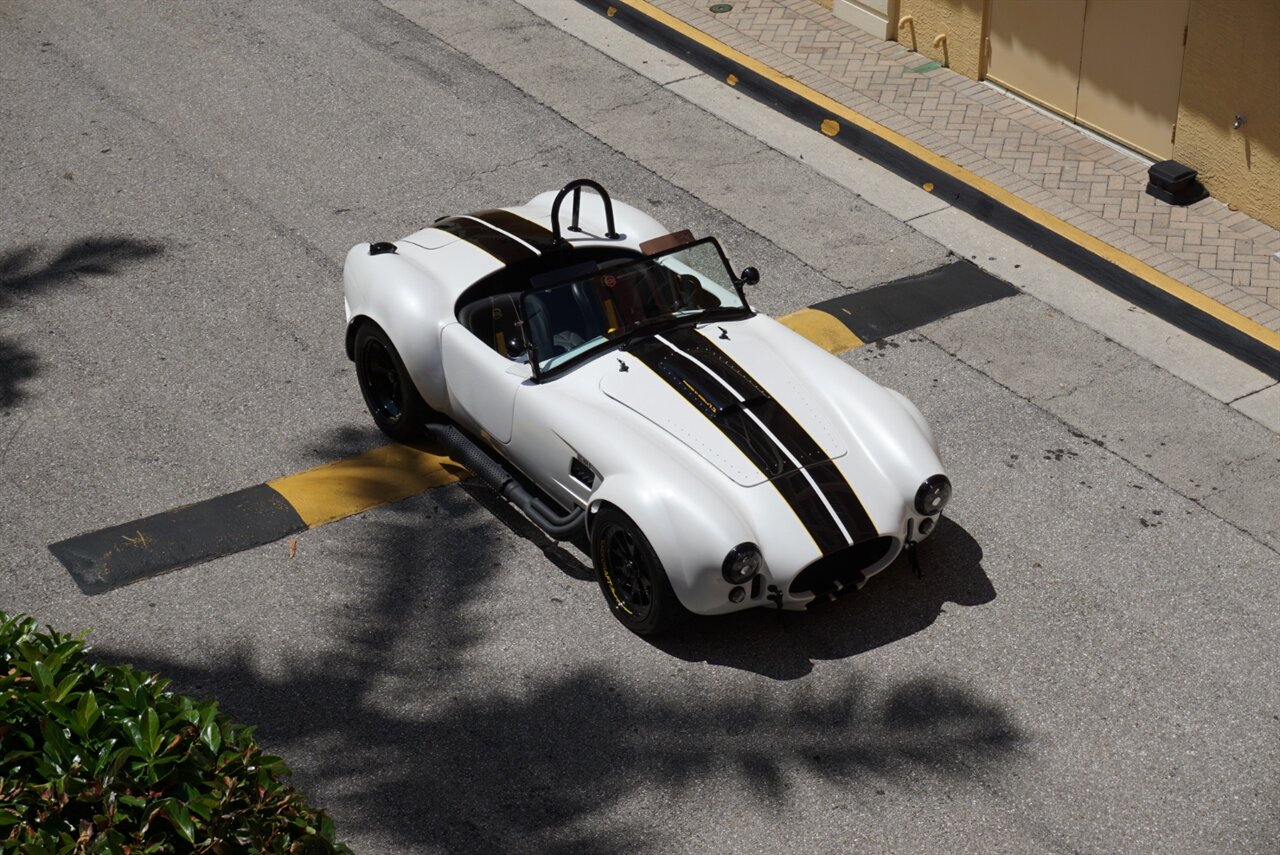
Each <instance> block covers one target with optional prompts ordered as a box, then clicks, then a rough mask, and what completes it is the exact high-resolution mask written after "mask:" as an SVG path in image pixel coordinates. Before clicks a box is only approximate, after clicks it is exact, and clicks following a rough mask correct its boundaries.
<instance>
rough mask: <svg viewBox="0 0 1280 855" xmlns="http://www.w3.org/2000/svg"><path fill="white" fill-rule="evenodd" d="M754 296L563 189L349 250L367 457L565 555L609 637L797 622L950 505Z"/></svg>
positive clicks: (689, 252) (626, 212)
mask: <svg viewBox="0 0 1280 855" xmlns="http://www.w3.org/2000/svg"><path fill="white" fill-rule="evenodd" d="M584 188H589V189H590V190H591V191H593V192H591V193H586V194H584V193H583V192H582V191H583V189H584ZM566 200H570V203H571V207H572V212H571V214H570V215H569V217H568V219H569V222H568V224H567V225H563V226H562V222H561V219H562V213H561V206H562V203H564V202H565V201H566ZM758 279H759V276H758V274H757V273H756V271H755V270H754V269H752V268H749V267H748V268H746V269H745V270H743V271H742V273H741V274H740V275H736V274H734V273H733V271H732V269H731V268H730V267H729V264H728V262H727V261H726V259H725V256H724V252H723V250H722V249H721V248H720V245H719V243H717V242H716V240H715V239H714V238H703V239H701V240H693V239H692V236H691V235H690V234H689V233H688V232H687V231H686V232H680V233H675V234H671V233H669V232H668V230H667V229H666V228H664V227H663V226H662V225H660V224H659V223H658V222H656V221H655V220H654V219H653V218H651V217H649V216H647V215H646V214H644V213H642V212H640V211H638V210H636V209H635V208H633V207H631V206H629V205H626V204H623V203H621V202H613V201H611V200H610V198H609V195H608V194H607V193H606V192H605V191H604V189H603V188H602V187H600V185H598V184H596V183H595V182H593V181H588V180H585V179H582V180H578V181H573V182H571V183H569V184H568V185H567V186H565V188H564V189H562V190H561V191H559V192H558V193H556V192H547V193H543V194H541V195H539V196H537V197H535V198H534V199H532V200H531V201H530V202H529V203H528V204H527V205H522V206H519V207H512V208H503V209H497V210H488V211H480V212H478V213H474V214H467V215H463V216H451V217H444V218H441V219H440V220H437V221H436V222H435V224H433V225H432V226H430V227H428V228H425V229H422V230H421V231H418V232H415V233H413V234H411V235H409V236H408V237H406V238H403V239H402V240H399V241H396V242H394V243H386V242H380V243H373V244H368V243H362V244H358V245H357V246H355V247H353V248H352V249H351V251H350V252H349V253H348V254H347V260H346V267H345V270H344V280H345V286H346V313H347V339H346V346H347V354H348V355H349V356H350V357H351V358H352V359H353V360H354V361H355V364H356V373H357V376H358V378H359V382H360V389H361V391H362V392H363V393H364V398H365V402H366V403H367V404H368V406H369V410H370V412H371V413H372V414H373V418H374V421H375V422H377V424H378V426H379V427H380V428H381V429H382V430H383V431H384V432H386V433H387V434H388V435H389V436H391V437H392V438H394V439H396V440H400V441H409V442H411V441H414V440H418V439H421V438H423V437H424V436H426V435H430V436H432V437H434V438H435V439H436V440H437V441H438V442H439V443H441V444H442V445H443V446H444V447H445V448H446V449H447V450H448V451H449V453H450V454H451V456H453V458H454V459H455V460H457V461H459V462H460V463H462V464H464V465H465V466H467V467H468V468H469V469H471V470H472V471H473V472H475V473H476V474H477V475H478V476H480V477H481V478H483V479H484V480H485V481H486V482H488V483H489V484H490V485H492V486H493V487H494V489H496V490H498V491H499V493H500V494H501V495H502V496H503V498H504V499H506V500H508V501H510V502H512V503H513V504H515V505H516V506H517V507H519V508H520V509H521V511H523V513H524V514H525V515H526V516H528V517H529V519H530V520H532V521H533V522H534V523H536V524H537V525H538V526H539V527H540V528H541V529H542V530H543V531H545V532H547V534H549V535H550V536H552V537H554V538H569V537H573V536H576V535H577V534H579V533H583V534H585V535H586V537H587V538H588V539H589V542H590V548H591V557H592V561H593V563H594V565H595V569H596V575H597V577H598V580H599V583H600V588H601V590H602V592H603V593H604V597H605V600H606V601H607V602H608V604H609V606H610V608H611V610H612V611H613V614H614V615H615V616H616V617H617V618H618V619H619V620H620V621H621V622H622V623H623V624H624V625H625V626H627V627H628V628H629V629H631V630H633V631H635V632H637V633H642V634H648V633H654V632H658V631H660V630H662V629H665V628H667V627H669V626H671V625H672V624H673V623H674V622H676V621H677V620H679V619H680V618H681V617H683V616H685V615H686V614H688V613H689V612H694V613H698V614H707V615H710V614H723V613H726V612H732V611H737V610H740V609H745V608H750V607H753V606H760V605H771V606H776V607H778V608H788V609H802V608H804V607H806V606H807V605H809V604H810V603H812V602H814V601H815V600H816V599H819V598H826V597H828V596H834V595H835V594H836V593H838V592H840V591H842V590H848V589H852V588H856V587H860V586H861V585H862V584H863V583H864V582H865V581H866V580H867V578H869V577H870V576H871V575H873V574H875V573H877V572H879V571H880V570H882V569H884V568H885V567H887V566H888V565H889V564H890V563H891V562H892V561H893V560H894V558H896V557H897V556H898V554H899V553H900V552H901V551H902V550H904V549H912V548H914V546H915V544H916V543H918V542H919V541H920V540H921V539H922V538H924V537H926V536H927V535H928V534H929V533H930V532H931V531H933V529H934V527H935V526H936V524H937V522H938V518H939V515H940V513H941V512H942V509H943V506H944V505H945V504H946V503H947V500H948V498H949V497H950V494H951V484H950V482H949V481H948V480H947V477H946V475H945V474H944V473H943V470H942V464H941V463H940V462H939V460H938V454H937V449H936V446H935V444H934V440H933V435H932V434H931V432H930V430H929V426H928V425H927V424H926V423H925V420H924V418H923V417H922V416H921V415H920V411H919V410H917V409H916V408H915V406H913V405H912V404H911V403H910V402H909V401H908V400H907V399H906V398H904V397H902V396H901V395H899V394H898V393H896V392H893V391H891V390H889V389H886V388H884V387H882V386H880V385H878V384H876V383H875V382H873V381H871V380H869V379H867V378H866V377H864V376H863V375H862V374H860V373H859V372H858V371H856V370H855V369H853V368H851V367H850V366H848V365H846V364H845V363H844V362H842V361H841V360H839V359H837V358H836V357H834V356H832V355H831V354H829V353H827V352H826V351H825V350H823V349H821V348H820V347H818V346H816V345H814V344H812V343H811V342H809V341H808V340H806V339H804V338H802V337H801V336H800V335H798V334H796V333H794V332H792V331H791V330H790V329H788V328H787V327H785V326H783V325H782V324H779V323H778V322H777V321H774V320H773V319H772V318H769V317H766V316H765V315H761V314H759V313H757V312H754V311H752V309H751V308H750V306H749V305H748V304H747V300H746V297H745V295H744V294H743V288H744V286H747V285H752V284H754V283H755V282H757V281H758Z"/></svg>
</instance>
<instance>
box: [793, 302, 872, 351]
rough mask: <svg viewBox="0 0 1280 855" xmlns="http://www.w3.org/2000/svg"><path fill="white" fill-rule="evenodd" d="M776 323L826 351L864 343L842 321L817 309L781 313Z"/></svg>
mask: <svg viewBox="0 0 1280 855" xmlns="http://www.w3.org/2000/svg"><path fill="white" fill-rule="evenodd" d="M778 323H780V324H782V325H783V326H787V327H790V328H791V329H793V330H795V331H796V332H798V333H800V335H802V336H804V337H805V338H807V339H809V341H811V342H813V343H814V344H816V345H818V347H821V348H822V349H823V350H825V351H827V352H828V353H844V352H845V351H846V350H853V349H854V348H857V347H862V345H863V344H864V343H865V342H863V340H862V339H860V338H858V337H857V336H856V335H854V334H853V332H852V331H850V329H849V328H848V327H847V326H845V324H844V322H843V321H840V320H837V319H836V318H835V317H834V316H832V315H829V314H827V313H826V312H823V311H820V310H818V309H801V310H800V311H798V312H792V313H791V314H789V315H783V316H782V317H780V318H778Z"/></svg>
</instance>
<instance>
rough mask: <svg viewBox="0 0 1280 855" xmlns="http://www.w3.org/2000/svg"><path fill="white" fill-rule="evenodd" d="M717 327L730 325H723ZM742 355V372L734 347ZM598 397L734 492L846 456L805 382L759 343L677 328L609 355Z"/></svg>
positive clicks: (718, 330) (717, 330) (716, 330)
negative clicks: (683, 451) (695, 458)
mask: <svg viewBox="0 0 1280 855" xmlns="http://www.w3.org/2000/svg"><path fill="white" fill-rule="evenodd" d="M725 326H731V325H728V324H726V325H725ZM745 347H749V348H750V349H751V358H750V362H751V364H752V365H753V366H754V367H753V369H752V370H751V371H747V370H746V369H745V368H743V367H742V363H741V361H740V359H739V358H736V357H740V356H742V355H744V354H742V353H741V352H739V351H741V350H742V348H745ZM600 391H602V392H603V393H604V394H605V395H607V396H608V397H609V398H611V399H612V400H614V401H616V402H618V403H619V404H621V405H623V406H625V407H627V408H629V409H631V410H633V411H635V412H636V413H637V414H639V415H641V416H643V417H644V418H646V419H648V420H649V421H650V422H652V423H653V424H654V425H656V426H658V427H660V428H662V430H664V431H665V432H666V433H668V434H669V435H671V436H672V437H674V438H675V439H677V440H679V441H680V442H682V443H683V444H684V445H686V446H688V447H689V448H690V449H692V450H693V451H695V452H696V453H697V454H698V455H700V456H701V457H702V458H704V459H705V460H706V461H707V462H708V463H710V464H712V465H713V466H715V467H716V468H717V469H718V470H719V471H721V472H722V473H724V474H725V475H726V476H727V477H729V478H731V479H732V480H733V481H735V482H737V483H738V484H740V485H742V486H744V487H750V486H755V485H758V484H762V483H765V482H766V481H769V480H772V479H774V478H776V477H779V476H781V475H785V474H786V473H787V472H794V471H795V470H796V469H797V468H808V467H811V466H814V465H815V464H820V463H822V462H824V461H828V460H832V459H836V458H840V457H842V456H844V455H845V454H846V452H847V449H846V448H845V445H844V443H842V442H841V439H840V435H839V434H838V433H837V431H836V429H835V427H834V426H833V425H832V423H831V420H830V419H829V418H828V417H827V416H826V415H825V414H824V412H823V409H822V408H821V407H820V406H819V405H818V403H817V401H816V400H815V399H816V398H817V397H818V395H817V393H816V390H814V389H812V388H811V386H810V384H809V383H808V382H807V381H806V380H805V379H804V378H803V377H801V376H799V375H798V374H797V373H796V372H795V371H793V370H792V369H791V367H790V366H789V365H788V363H787V361H786V360H784V359H783V358H782V356H781V354H779V353H777V352H776V351H774V350H773V348H772V347H771V346H770V344H769V343H768V342H767V341H766V340H765V339H763V338H761V337H759V336H754V335H746V334H745V333H744V334H739V331H737V330H735V331H734V332H733V333H732V334H731V333H729V332H728V331H727V330H726V329H725V327H718V326H713V327H708V328H706V329H703V330H697V329H693V328H682V329H677V330H672V331H670V332H666V333H662V334H659V335H654V336H649V337H646V338H644V339H641V340H638V341H636V342H633V343H632V344H630V345H629V346H628V347H627V349H626V350H623V351H619V352H618V353H617V369H616V370H609V371H607V372H606V373H605V374H604V375H603V377H602V378H601V380H600Z"/></svg>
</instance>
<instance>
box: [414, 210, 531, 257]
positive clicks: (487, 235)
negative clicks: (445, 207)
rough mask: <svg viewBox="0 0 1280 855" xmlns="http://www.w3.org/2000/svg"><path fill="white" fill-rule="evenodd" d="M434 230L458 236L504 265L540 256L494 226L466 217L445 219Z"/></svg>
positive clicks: (434, 226)
mask: <svg viewBox="0 0 1280 855" xmlns="http://www.w3.org/2000/svg"><path fill="white" fill-rule="evenodd" d="M432 228H434V229H439V230H440V231H442V232H448V233H449V234H451V235H456V236H457V237H460V238H462V239H463V240H465V241H466V242H467V243H469V244H472V245H473V246H478V247H480V249H483V250H484V251H485V252H487V253H489V254H490V255H492V256H493V257H494V258H496V259H498V260H499V261H501V262H502V263H503V264H514V263H515V262H517V261H524V260H525V259H526V258H533V257H535V256H537V254H538V253H536V252H534V251H533V250H531V249H529V247H527V246H525V245H524V244H522V243H520V241H518V240H515V239H514V238H512V237H510V236H509V235H504V234H503V233H502V232H500V231H498V230H497V229H495V228H494V227H493V226H491V225H489V224H487V223H481V222H477V221H476V220H469V219H467V218H466V217H445V218H444V219H442V220H439V221H438V222H436V223H434V224H433V225H432Z"/></svg>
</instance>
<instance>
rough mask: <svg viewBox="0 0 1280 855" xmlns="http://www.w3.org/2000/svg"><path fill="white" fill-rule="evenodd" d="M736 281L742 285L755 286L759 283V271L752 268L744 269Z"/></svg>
mask: <svg viewBox="0 0 1280 855" xmlns="http://www.w3.org/2000/svg"><path fill="white" fill-rule="evenodd" d="M738 281H739V282H741V283H742V284H743V285H755V284H757V283H758V282H759V281H760V271H759V270H756V269H755V268H754V267H744V268H742V273H741V274H740V275H739V276H738Z"/></svg>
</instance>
